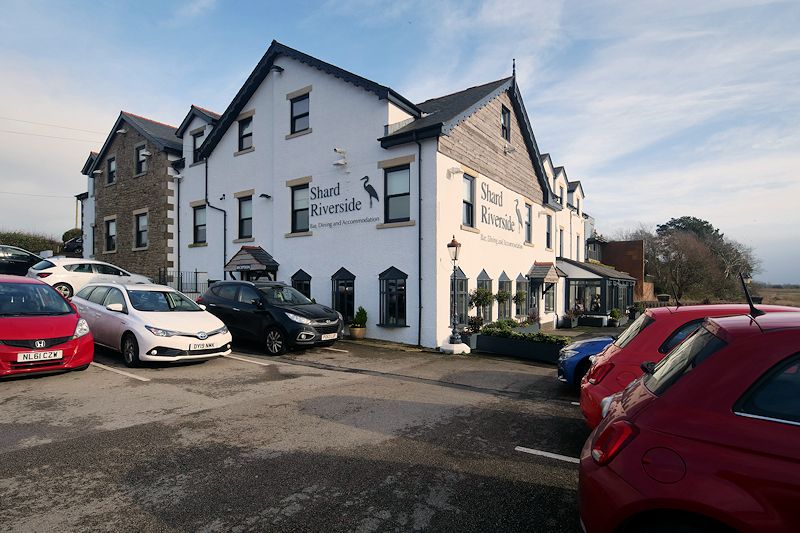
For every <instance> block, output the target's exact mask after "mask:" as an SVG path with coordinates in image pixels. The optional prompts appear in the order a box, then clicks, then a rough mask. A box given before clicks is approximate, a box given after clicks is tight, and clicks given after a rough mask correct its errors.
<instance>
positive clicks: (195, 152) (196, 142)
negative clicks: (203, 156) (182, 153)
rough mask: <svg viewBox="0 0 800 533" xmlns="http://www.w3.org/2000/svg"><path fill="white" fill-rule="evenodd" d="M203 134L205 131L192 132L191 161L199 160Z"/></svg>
mask: <svg viewBox="0 0 800 533" xmlns="http://www.w3.org/2000/svg"><path fill="white" fill-rule="evenodd" d="M205 134H206V132H205V131H198V132H197V133H193V134H192V163H197V162H198V161H200V145H202V144H203V137H204V136H205Z"/></svg>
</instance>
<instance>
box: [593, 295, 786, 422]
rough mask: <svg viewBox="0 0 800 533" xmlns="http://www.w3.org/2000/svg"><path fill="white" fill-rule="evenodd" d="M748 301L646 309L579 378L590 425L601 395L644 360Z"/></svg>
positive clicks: (742, 311) (622, 383) (742, 309)
mask: <svg viewBox="0 0 800 533" xmlns="http://www.w3.org/2000/svg"><path fill="white" fill-rule="evenodd" d="M758 308H759V310H761V311H764V312H766V313H774V312H787V311H795V312H797V311H800V308H797V307H785V306H779V305H760V306H758ZM749 312H750V307H749V306H748V305H747V304H724V305H687V306H681V307H658V308H655V309H648V310H647V311H646V312H645V313H643V314H642V315H641V316H640V317H639V318H637V319H636V320H635V321H634V322H633V323H632V324H631V325H630V326H628V328H627V329H626V330H625V331H623V332H622V334H621V335H620V336H619V337H618V338H617V339H616V340H615V341H614V342H613V343H612V344H609V345H608V347H606V349H605V350H603V351H602V352H600V353H599V354H598V355H597V357H596V358H595V360H594V363H593V364H592V367H591V368H590V369H589V372H588V373H587V374H586V376H585V377H584V378H583V380H581V411H582V412H583V416H584V417H585V418H586V423H587V424H588V425H589V427H590V428H595V427H597V424H599V423H600V410H601V409H602V405H601V404H602V402H603V399H604V398H608V397H609V396H611V395H612V394H614V393H616V392H619V391H621V390H622V389H624V388H625V387H626V386H627V385H628V383H630V382H631V381H633V380H634V379H636V378H638V377H639V376H641V375H642V369H641V365H642V363H644V362H645V361H652V362H654V363H657V362H659V361H661V359H663V358H664V356H665V355H666V354H667V353H668V352H669V351H670V350H671V349H673V348H674V347H675V346H677V345H678V344H679V343H680V342H681V341H682V340H683V339H685V338H686V337H688V336H689V335H690V334H691V333H692V332H693V331H694V330H696V329H697V328H698V327H700V324H702V322H703V320H704V319H705V318H706V317H722V316H732V315H746V314H747V313H749Z"/></svg>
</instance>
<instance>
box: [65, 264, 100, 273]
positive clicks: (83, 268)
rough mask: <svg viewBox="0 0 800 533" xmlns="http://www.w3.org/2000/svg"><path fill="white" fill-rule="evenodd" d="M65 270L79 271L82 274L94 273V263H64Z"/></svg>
mask: <svg viewBox="0 0 800 533" xmlns="http://www.w3.org/2000/svg"><path fill="white" fill-rule="evenodd" d="M64 270H69V271H70V272H78V273H81V274H94V270H92V265H91V264H90V263H75V264H74V265H64Z"/></svg>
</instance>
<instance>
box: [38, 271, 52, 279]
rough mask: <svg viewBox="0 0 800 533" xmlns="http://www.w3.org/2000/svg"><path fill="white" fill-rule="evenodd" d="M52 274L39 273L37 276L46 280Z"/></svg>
mask: <svg viewBox="0 0 800 533" xmlns="http://www.w3.org/2000/svg"><path fill="white" fill-rule="evenodd" d="M50 274H52V272H39V273H38V274H36V275H37V276H38V277H40V278H46V277H47V276H49V275H50Z"/></svg>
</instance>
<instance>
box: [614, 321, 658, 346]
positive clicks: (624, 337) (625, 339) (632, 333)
mask: <svg viewBox="0 0 800 533" xmlns="http://www.w3.org/2000/svg"><path fill="white" fill-rule="evenodd" d="M653 322H655V320H654V319H653V317H651V316H650V315H648V314H647V313H644V314H642V315H639V318H637V319H636V320H634V321H633V324H631V325H630V326H628V327H627V328H625V331H623V332H622V334H621V335H620V336H619V337H617V340H615V341H614V345H615V346H616V347H617V348H624V347H625V346H627V345H628V343H630V342H631V341H632V340H633V339H635V338H636V337H637V336H638V335H639V333H641V332H642V330H644V329H645V328H646V327H647V326H649V325H650V324H652V323H653Z"/></svg>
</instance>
